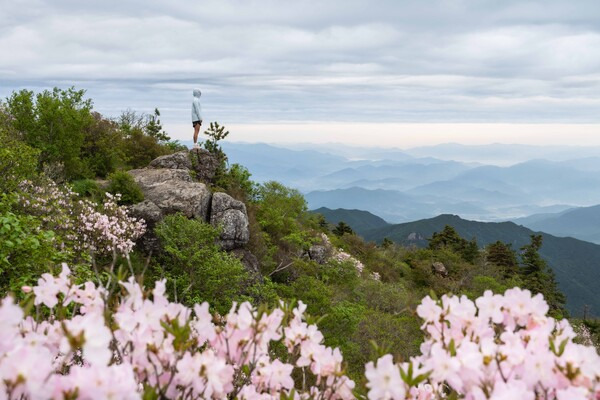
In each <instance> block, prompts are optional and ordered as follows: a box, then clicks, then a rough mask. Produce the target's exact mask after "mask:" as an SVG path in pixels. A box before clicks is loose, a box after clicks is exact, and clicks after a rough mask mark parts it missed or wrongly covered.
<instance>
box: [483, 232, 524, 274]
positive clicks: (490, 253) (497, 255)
mask: <svg viewBox="0 0 600 400" xmlns="http://www.w3.org/2000/svg"><path fill="white" fill-rule="evenodd" d="M485 250H486V260H487V261H488V262H490V263H492V264H494V265H497V266H498V267H500V268H502V275H503V277H504V278H510V277H512V276H514V275H516V274H517V273H518V272H519V263H518V261H517V254H516V253H515V251H514V250H513V249H512V246H511V245H510V244H507V243H503V242H501V241H499V240H498V241H497V242H495V243H490V244H488V245H487V247H486V249H485Z"/></svg>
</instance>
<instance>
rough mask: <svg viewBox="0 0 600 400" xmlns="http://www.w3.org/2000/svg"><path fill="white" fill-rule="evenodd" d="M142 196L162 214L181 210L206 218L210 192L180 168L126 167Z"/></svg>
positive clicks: (193, 216) (187, 213)
mask: <svg viewBox="0 0 600 400" xmlns="http://www.w3.org/2000/svg"><path fill="white" fill-rule="evenodd" d="M128 172H129V174H130V175H131V176H132V177H133V179H134V180H135V182H136V183H137V184H138V185H139V186H140V188H141V189H142V192H143V193H144V198H145V199H146V200H149V201H151V202H152V203H154V204H155V205H156V206H157V207H158V208H159V209H160V211H161V212H162V214H163V215H167V214H174V213H177V212H180V213H182V214H183V215H185V216H186V217H188V218H199V219H202V220H204V221H207V220H208V207H209V205H210V200H211V192H210V190H208V188H207V187H206V185H205V184H204V183H200V182H194V181H193V180H192V178H191V176H190V174H189V171H186V170H183V169H167V168H163V169H152V168H143V169H134V170H131V171H128Z"/></svg>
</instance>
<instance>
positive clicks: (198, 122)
mask: <svg viewBox="0 0 600 400" xmlns="http://www.w3.org/2000/svg"><path fill="white" fill-rule="evenodd" d="M196 125H202V120H200V121H194V122H192V126H193V127H194V128H195V127H196Z"/></svg>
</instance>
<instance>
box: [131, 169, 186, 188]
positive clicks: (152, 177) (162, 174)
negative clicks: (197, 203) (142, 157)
mask: <svg viewBox="0 0 600 400" xmlns="http://www.w3.org/2000/svg"><path fill="white" fill-rule="evenodd" d="M127 173H128V174H129V175H131V176H132V177H133V179H134V180H135V182H136V183H137V184H138V185H139V186H140V188H141V189H142V191H144V190H147V189H150V188H152V187H154V186H157V185H160V184H162V183H169V182H172V181H184V182H192V181H193V179H192V176H191V175H190V173H189V171H186V170H184V169H166V168H164V169H153V168H142V169H132V170H129V171H127Z"/></svg>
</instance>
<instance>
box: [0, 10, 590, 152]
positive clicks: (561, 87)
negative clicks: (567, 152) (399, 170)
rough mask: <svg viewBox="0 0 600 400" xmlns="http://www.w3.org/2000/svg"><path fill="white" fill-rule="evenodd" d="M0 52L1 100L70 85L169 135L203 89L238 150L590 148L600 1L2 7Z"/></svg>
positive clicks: (111, 110) (207, 114)
mask: <svg viewBox="0 0 600 400" xmlns="http://www.w3.org/2000/svg"><path fill="white" fill-rule="evenodd" d="M0 54H2V56H1V57H0V96H1V97H6V96H7V95H8V94H10V92H11V91H12V90H14V89H19V88H29V89H33V90H40V89H42V88H48V87H52V86H62V87H66V86H70V85H75V86H76V87H78V88H85V89H87V90H88V95H89V96H90V97H91V98H93V99H94V103H95V108H96V109H97V110H98V111H100V112H102V113H103V114H107V115H118V114H119V112H120V111H121V110H124V109H127V108H132V109H135V110H141V111H150V110H152V109H153V108H154V107H155V106H156V107H159V109H160V110H161V112H162V114H163V122H164V123H165V125H166V126H167V127H168V128H169V130H170V131H171V133H172V135H173V136H175V137H177V138H180V139H184V138H187V136H186V135H188V134H189V131H190V130H191V124H190V122H191V121H190V103H191V99H192V96H191V93H192V89H193V88H194V87H199V88H201V89H202V92H203V97H202V99H203V109H204V118H205V120H206V121H214V120H218V121H220V122H222V123H224V124H225V125H231V126H233V127H236V129H237V130H236V131H235V132H233V133H232V134H233V135H237V137H234V139H240V140H267V141H278V140H281V141H288V142H290V141H302V140H310V141H344V140H345V139H347V141H348V142H352V143H367V142H368V141H369V137H368V135H365V134H364V131H365V130H366V131H367V132H368V131H369V130H377V129H378V127H381V128H382V129H383V128H385V129H384V130H383V131H382V132H385V134H384V135H380V136H382V138H381V139H380V140H382V141H383V142H382V143H378V144H380V145H381V144H385V143H386V142H387V143H389V144H394V145H398V144H402V143H403V142H406V140H408V139H409V138H410V139H411V140H413V141H414V139H415V137H417V138H419V139H418V140H420V141H422V142H423V143H433V142H450V141H453V142H456V141H464V142H482V141H483V142H486V141H490V142H491V141H505V142H517V141H522V142H528V141H539V140H540V137H542V138H543V137H544V132H545V129H546V128H545V127H548V126H550V127H551V128H548V129H551V130H552V129H553V132H554V133H552V134H548V135H549V136H548V138H549V139H552V141H553V143H554V142H557V141H558V142H565V143H566V142H573V141H574V140H575V141H578V140H583V141H585V140H586V138H589V140H590V141H594V142H595V143H597V144H600V129H596V128H597V127H598V126H600V125H596V124H600V112H599V111H600V5H599V3H598V0H563V1H558V0H539V1H524V0H519V1H511V0H502V1H499V0H489V1H486V0H470V1H467V0H463V1H461V0H436V1H427V0H414V1H413V0H389V1H376V0H370V1H368V0H365V1H362V0H329V1H328V0H320V1H312V0H296V1H281V0H279V1H275V0H273V1H270V0H238V1H234V0H215V1H205V0H179V1H178V0H170V1H160V2H159V1H150V0H144V1H137V0H136V1H124V0H120V1H113V0H103V1H93V2H92V1H82V0H73V1H66V0H47V1H35V0H25V1H20V0H0ZM352 123H360V125H354V124H352ZM465 123H467V124H468V125H464V124H465ZM480 123H483V124H484V125H478V124H480ZM398 124H399V125H398ZM414 124H416V125H414ZM430 124H434V125H430ZM498 124H502V125H498ZM513 124H514V125H513ZM532 124H533V125H532ZM538 124H544V125H538ZM581 124H586V125H581ZM465 126H468V129H463V128H462V127H465ZM357 127H361V128H360V129H358V128H357ZM369 127H370V128H369ZM410 127H414V128H415V129H412V128H410ZM427 127H433V128H432V131H431V132H429V131H428V128H427ZM417 128H418V129H417ZM423 128H426V129H423ZM446 128H447V129H446ZM500 128H501V129H500ZM434 130H435V132H433V131H434ZM417 131H418V132H420V133H419V134H418V135H417V134H415V132H417ZM267 132H268V133H267ZM535 132H537V133H535ZM548 132H550V131H548ZM596 132H597V133H596ZM344 135H346V136H344ZM536 135H537V136H536ZM579 138H582V139H579ZM371 139H372V138H371ZM417 144H418V143H417Z"/></svg>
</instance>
